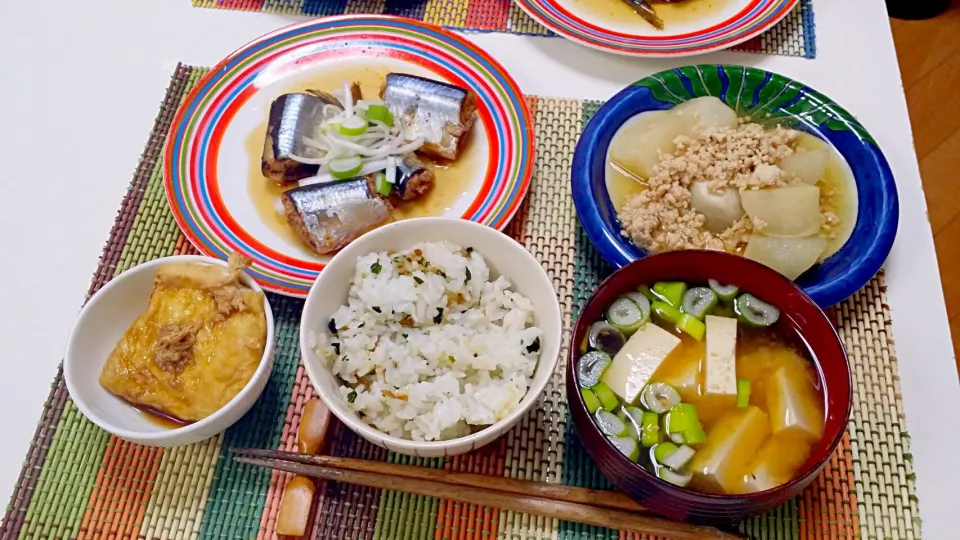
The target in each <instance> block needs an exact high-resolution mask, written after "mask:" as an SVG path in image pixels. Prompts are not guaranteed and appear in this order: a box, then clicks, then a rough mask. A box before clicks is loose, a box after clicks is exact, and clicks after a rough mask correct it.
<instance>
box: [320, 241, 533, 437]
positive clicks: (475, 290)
mask: <svg viewBox="0 0 960 540" xmlns="http://www.w3.org/2000/svg"><path fill="white" fill-rule="evenodd" d="M510 286H511V284H510V282H509V281H508V280H507V279H506V278H504V277H503V276H501V277H498V278H497V279H495V280H492V281H491V280H490V270H489V269H488V267H487V264H486V261H485V260H484V258H483V256H482V255H481V254H480V253H478V252H477V251H475V250H472V249H471V248H469V247H461V246H457V245H455V244H453V243H450V242H425V243H420V244H416V245H414V246H413V247H411V248H409V249H406V250H403V251H400V252H396V253H388V252H380V253H371V254H368V255H364V256H361V257H359V258H358V259H357V263H356V267H355V271H354V276H353V279H352V281H351V285H350V290H349V296H348V298H347V303H346V305H343V306H341V307H340V308H339V309H338V310H337V311H336V312H334V314H333V317H332V319H331V322H330V324H329V325H328V328H327V329H317V330H320V331H316V330H315V331H313V332H311V334H310V335H311V337H312V340H311V341H313V343H312V344H310V346H311V347H312V348H313V352H314V353H315V354H316V355H317V357H318V358H320V359H322V360H323V361H325V362H326V363H327V365H328V367H329V368H330V369H331V372H332V373H333V375H334V376H335V377H337V378H338V380H339V381H340V383H341V384H340V387H339V392H340V395H341V397H343V398H344V401H345V403H346V404H347V407H348V408H349V409H350V410H352V411H353V412H355V413H356V414H357V415H358V416H359V417H360V418H361V419H362V420H363V421H364V422H366V423H367V424H369V425H371V426H373V427H374V428H376V429H378V430H379V431H381V432H383V433H387V434H389V435H391V436H394V437H398V438H402V439H408V440H413V441H444V440H450V439H455V438H458V437H463V436H466V435H469V434H470V433H471V432H473V431H476V430H477V429H482V428H483V427H486V426H489V425H491V424H494V423H496V422H498V421H499V420H501V419H503V418H505V417H507V415H509V414H510V413H511V412H513V411H514V410H515V409H516V408H517V407H518V406H519V404H520V401H521V400H522V399H523V397H524V396H525V395H526V394H527V391H528V389H529V388H530V384H531V380H532V378H533V374H534V371H535V370H536V368H537V361H538V359H539V357H540V350H541V338H542V337H543V331H542V330H541V329H540V328H538V327H536V326H534V320H535V314H534V306H533V304H532V303H531V302H530V300H529V299H527V298H526V297H524V296H522V295H520V294H518V293H516V292H513V291H511V290H509V289H510ZM333 330H336V332H335V333H334V332H333Z"/></svg>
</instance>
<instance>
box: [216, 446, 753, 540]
mask: <svg viewBox="0 0 960 540" xmlns="http://www.w3.org/2000/svg"><path fill="white" fill-rule="evenodd" d="M231 452H233V453H235V454H237V458H236V459H237V461H239V462H241V463H247V464H250V465H257V466H260V467H267V468H271V469H277V470H282V471H286V472H291V473H294V474H299V475H303V476H312V477H316V478H324V479H326V480H333V481H337V482H345V483H350V484H359V485H363V486H369V487H375V488H381V489H388V490H395V491H404V492H408V493H415V494H418V495H425V496H429V497H439V498H443V499H450V500H454V501H458V502H461V503H466V504H478V505H482V506H494V507H498V508H502V509H506V510H514V511H518V512H526V513H531V514H539V515H542V516H546V517H550V518H556V519H562V520H567V521H577V522H580V523H587V524H590V525H597V526H600V527H611V528H617V529H628V530H633V531H637V532H644V533H648V534H654V535H657V536H666V537H669V538H675V539H677V540H682V539H688V538H689V539H694V538H742V537H741V536H740V535H738V534H736V533H730V532H725V531H721V530H719V529H716V528H713V527H707V526H699V525H690V524H687V523H681V522H676V521H671V520H668V519H665V518H661V517H657V516H653V515H651V514H649V513H647V512H646V511H645V510H644V508H643V507H642V506H640V505H638V504H636V503H635V502H633V501H631V500H630V499H628V498H627V497H625V496H624V495H621V494H619V493H611V492H602V491H596V490H591V489H584V488H577V487H571V486H561V485H556V484H547V483H545V482H528V481H524V480H516V479H510V478H499V477H491V476H483V475H476V474H467V473H453V472H450V471H444V470H437V469H427V468H422V467H413V466H409V465H394V464H389V463H378V462H372V461H366V460H357V459H349V458H338V457H331V456H310V455H305V454H297V453H293V452H280V451H275V450H255V449H231Z"/></svg>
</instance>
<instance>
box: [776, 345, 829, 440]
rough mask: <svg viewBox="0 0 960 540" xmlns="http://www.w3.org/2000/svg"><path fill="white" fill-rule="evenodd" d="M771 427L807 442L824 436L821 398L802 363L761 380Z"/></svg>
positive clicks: (788, 366) (786, 367) (786, 366)
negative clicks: (800, 435) (804, 439)
mask: <svg viewBox="0 0 960 540" xmlns="http://www.w3.org/2000/svg"><path fill="white" fill-rule="evenodd" d="M764 388H765V389H766V395H767V411H769V412H770V428H771V429H772V431H773V432H774V433H797V434H798V435H799V434H802V435H804V436H805V437H807V438H808V439H809V440H810V441H816V440H817V439H819V438H820V435H821V434H823V412H822V401H823V399H822V398H821V397H820V396H819V395H818V394H817V391H816V389H815V388H814V386H813V380H812V378H811V373H810V372H809V370H808V369H807V368H806V366H804V365H803V364H801V363H796V364H786V365H783V366H781V367H780V368H778V369H777V370H776V371H774V372H773V373H772V374H770V375H769V376H768V378H767V380H766V381H764Z"/></svg>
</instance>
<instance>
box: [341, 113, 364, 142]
mask: <svg viewBox="0 0 960 540" xmlns="http://www.w3.org/2000/svg"><path fill="white" fill-rule="evenodd" d="M337 131H339V132H340V134H341V135H347V136H348V137H356V136H358V135H363V134H364V133H366V132H367V122H366V121H365V120H364V119H363V118H360V117H359V116H356V115H354V116H351V117H350V118H347V119H346V121H344V122H343V123H342V124H340V127H339V128H337Z"/></svg>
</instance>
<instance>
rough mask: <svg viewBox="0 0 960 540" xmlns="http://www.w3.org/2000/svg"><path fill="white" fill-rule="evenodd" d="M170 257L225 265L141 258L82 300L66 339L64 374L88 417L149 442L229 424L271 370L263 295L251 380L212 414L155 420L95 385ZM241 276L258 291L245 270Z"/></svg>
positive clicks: (179, 441) (181, 440)
mask: <svg viewBox="0 0 960 540" xmlns="http://www.w3.org/2000/svg"><path fill="white" fill-rule="evenodd" d="M172 262H197V263H208V264H216V265H219V266H226V263H225V262H224V261H221V260H219V259H214V258H211V257H201V256H197V255H178V256H173V257H164V258H162V259H156V260H153V261H149V262H146V263H144V264H141V265H139V266H136V267H134V268H131V269H130V270H127V271H126V272H123V273H122V274H120V275H119V276H117V277H115V278H113V279H112V280H110V282H109V283H107V284H106V285H105V286H104V287H103V288H102V289H100V290H99V291H97V294H95V295H93V298H91V299H90V301H89V302H87V305H86V306H84V308H83V311H81V312H80V317H79V318H78V319H77V322H76V324H75V325H74V327H73V332H72V333H71V334H70V341H69V342H67V354H66V356H65V358H64V360H63V374H64V379H66V382H67V389H68V390H69V391H70V397H71V399H73V402H74V404H76V406H77V408H78V409H80V412H82V413H83V415H84V416H86V417H87V418H89V419H90V421H91V422H93V423H94V424H96V425H98V426H100V427H101V428H103V429H104V430H106V431H107V432H109V433H112V434H114V435H116V436H117V437H120V438H121V439H125V440H128V441H130V442H134V443H138V444H145V445H149V446H164V447H169V446H179V445H183V444H190V443H195V442H199V441H202V440H204V439H208V438H210V437H212V436H214V435H216V434H218V433H220V432H221V431H223V430H225V429H227V428H228V427H230V426H231V425H233V424H234V423H235V422H236V421H237V420H239V419H240V417H241V416H243V415H244V414H246V412H247V411H248V410H250V407H252V406H253V404H254V402H256V401H257V398H259V397H260V394H261V393H263V389H264V387H265V386H266V384H267V380H268V379H269V378H270V371H271V370H272V369H273V348H274V335H273V334H274V330H273V312H272V311H271V310H270V303H269V302H268V301H267V298H266V296H264V298H263V307H264V313H265V314H266V317H267V342H266V347H264V351H263V357H262V358H261V359H260V366H259V367H257V370H256V371H255V372H254V374H253V377H252V378H251V379H250V382H248V383H247V385H246V386H244V387H243V390H241V391H240V393H239V394H237V395H236V396H235V397H234V398H233V399H232V400H230V402H229V403H227V404H226V405H225V406H224V407H223V408H222V409H220V410H219V411H217V412H215V413H213V414H212V415H210V416H208V417H207V418H204V419H203V420H200V421H199V422H195V423H193V424H189V425H186V426H183V427H179V428H175V429H171V428H166V427H163V426H161V425H158V424H157V423H155V422H152V421H151V420H150V419H148V418H146V417H145V416H144V415H143V414H141V413H140V412H138V411H137V410H135V409H134V408H133V407H131V406H130V405H129V404H128V403H126V402H124V401H123V400H121V399H120V398H118V397H116V396H114V395H113V394H111V393H110V392H107V391H106V390H105V389H104V388H103V387H102V386H100V382H99V379H100V372H101V371H103V365H104V363H106V361H107V357H108V356H109V355H110V352H111V351H112V350H113V348H114V346H116V344H117V342H118V341H119V340H120V338H121V337H123V334H124V332H126V331H127V328H129V327H130V325H131V324H132V323H133V321H134V320H136V318H137V317H139V316H140V315H141V314H142V313H143V312H144V311H145V310H146V309H147V304H148V303H149V299H150V291H151V290H152V289H153V278H154V276H155V275H156V272H157V268H159V267H160V266H161V265H164V264H167V263H172ZM241 281H242V282H243V284H244V285H246V286H248V287H250V288H251V289H253V290H255V291H262V289H261V288H260V286H259V285H257V284H256V282H254V281H253V279H251V278H250V277H249V276H248V275H246V274H243V275H242V277H241Z"/></svg>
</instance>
